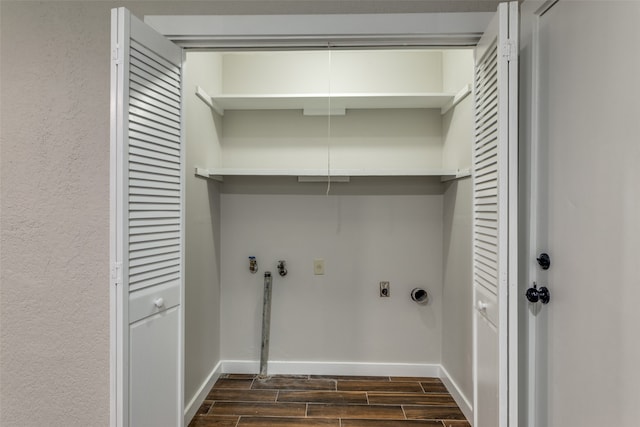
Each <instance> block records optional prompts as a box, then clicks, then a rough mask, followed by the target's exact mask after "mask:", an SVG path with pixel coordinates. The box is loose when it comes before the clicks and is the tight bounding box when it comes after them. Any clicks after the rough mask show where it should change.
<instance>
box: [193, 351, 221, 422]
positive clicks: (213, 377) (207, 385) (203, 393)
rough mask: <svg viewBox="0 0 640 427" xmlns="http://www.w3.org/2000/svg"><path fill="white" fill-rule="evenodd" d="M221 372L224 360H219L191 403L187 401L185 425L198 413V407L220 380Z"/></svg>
mask: <svg viewBox="0 0 640 427" xmlns="http://www.w3.org/2000/svg"><path fill="white" fill-rule="evenodd" d="M221 373H222V362H218V364H217V365H216V366H215V367H214V368H213V370H212V371H211V372H210V373H209V375H208V376H207V378H206V380H205V381H204V382H203V383H202V385H200V388H198V391H197V392H196V394H195V396H193V398H191V400H190V401H189V403H187V405H186V408H185V409H184V425H185V426H188V425H189V423H190V422H191V420H192V419H193V417H194V416H195V415H196V412H198V408H200V405H202V402H204V399H206V397H207V394H209V390H211V387H213V385H214V384H215V383H216V381H218V377H220V374H221Z"/></svg>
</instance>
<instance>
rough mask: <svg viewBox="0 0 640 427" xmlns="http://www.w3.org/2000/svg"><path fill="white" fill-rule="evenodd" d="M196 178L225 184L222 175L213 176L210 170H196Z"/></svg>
mask: <svg viewBox="0 0 640 427" xmlns="http://www.w3.org/2000/svg"><path fill="white" fill-rule="evenodd" d="M195 175H196V176H199V177H200V178H206V179H212V180H214V181H218V182H223V181H224V180H223V178H222V176H220V175H211V173H209V169H205V168H196V173H195Z"/></svg>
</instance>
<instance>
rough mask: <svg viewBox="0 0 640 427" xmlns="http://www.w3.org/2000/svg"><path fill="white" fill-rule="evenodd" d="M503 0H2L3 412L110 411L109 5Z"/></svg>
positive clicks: (14, 420)
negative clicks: (187, 0) (37, 0)
mask: <svg viewBox="0 0 640 427" xmlns="http://www.w3.org/2000/svg"><path fill="white" fill-rule="evenodd" d="M496 4H497V2H496V1H455V2H452V1H428V0H425V1H374V0H371V1H328V0H327V1H319V0H318V1H242V2H239V1H210V2H163V1H158V2H155V1H148V2H147V1H140V2H106V1H91V2H80V1H59V2H55V1H51V2H25V1H15V2H13V1H2V3H1V4H0V14H1V17H0V19H1V21H0V24H1V25H0V27H1V33H0V36H1V45H0V48H1V65H0V67H1V68H0V71H1V76H0V85H1V86H0V87H1V94H0V100H1V109H0V113H1V119H2V122H1V131H0V132H1V133H0V136H1V139H2V146H1V154H2V158H1V163H0V165H1V172H0V178H1V181H0V182H1V186H2V187H1V196H0V209H1V214H2V217H1V218H2V219H1V220H2V222H1V224H0V244H1V245H2V246H1V248H2V253H1V257H0V271H1V274H2V276H1V280H2V283H1V288H0V325H1V326H0V328H1V329H0V405H1V409H2V411H1V413H0V424H1V425H7V426H13V425H20V426H32V425H33V426H35V425H49V426H84V425H107V424H108V419H109V292H108V283H109V280H108V277H109V268H108V259H109V28H110V24H109V19H110V18H109V17H110V12H109V10H110V8H112V7H117V6H123V5H124V6H127V7H129V8H130V9H131V11H132V12H133V13H134V14H136V15H138V16H140V17H142V16H143V15H144V14H197V13H205V14H216V13H217V14H247V13H250V14H260V13H281V14H282V13H353V12H359V13H373V12H441V11H492V10H495V8H496ZM188 302H189V301H188V300H187V303H188ZM34 402H38V405H39V406H38V410H33V405H34Z"/></svg>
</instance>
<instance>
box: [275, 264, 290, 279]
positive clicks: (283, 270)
mask: <svg viewBox="0 0 640 427" xmlns="http://www.w3.org/2000/svg"><path fill="white" fill-rule="evenodd" d="M285 264H286V263H285V261H284V260H280V261H278V265H277V268H278V274H279V275H280V276H281V277H284V276H286V275H287V273H288V271H287V268H286V265H285Z"/></svg>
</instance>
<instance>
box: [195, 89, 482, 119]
mask: <svg viewBox="0 0 640 427" xmlns="http://www.w3.org/2000/svg"><path fill="white" fill-rule="evenodd" d="M469 93H471V86H470V85H467V86H465V87H464V88H463V89H462V90H461V91H459V92H458V93H335V94H331V95H330V96H329V95H327V94H289V95H279V94H264V95H255V94H250V95H216V96H215V97H211V96H209V95H208V94H207V93H206V92H205V91H204V90H203V89H202V88H200V87H197V88H196V95H198V97H199V98H200V99H202V100H203V101H204V102H205V103H207V105H209V106H210V107H211V108H212V109H214V110H215V111H216V112H217V113H218V114H220V115H224V112H225V110H304V111H305V114H309V115H326V114H327V112H328V111H329V108H330V111H331V114H338V115H339V114H344V111H345V110H348V109H380V108H440V109H441V110H442V113H443V114H444V113H445V112H446V111H448V110H449V109H450V108H451V107H452V106H453V105H455V104H456V103H457V102H459V101H461V100H462V99H464V98H465V97H466V96H467V95H468V94H469ZM323 112H324V114H323Z"/></svg>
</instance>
